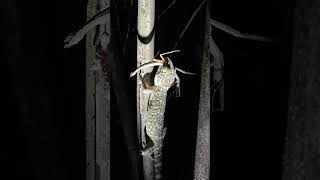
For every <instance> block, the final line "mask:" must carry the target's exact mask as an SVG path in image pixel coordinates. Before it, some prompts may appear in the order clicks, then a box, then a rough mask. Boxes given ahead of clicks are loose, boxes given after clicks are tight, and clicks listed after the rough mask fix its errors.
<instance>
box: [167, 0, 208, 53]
mask: <svg viewBox="0 0 320 180" xmlns="http://www.w3.org/2000/svg"><path fill="white" fill-rule="evenodd" d="M205 2H206V0H202V2H201V3H200V4H199V6H198V7H197V9H196V10H195V11H194V12H193V14H192V15H191V17H190V19H189V21H188V23H187V24H186V26H185V27H184V29H183V30H182V32H181V33H180V35H179V38H178V40H177V41H176V43H175V44H174V46H173V49H176V48H177V46H178V43H179V41H180V40H181V39H182V37H183V35H184V33H185V32H186V31H187V29H188V28H189V26H190V24H191V22H192V20H193V19H194V18H195V16H196V15H197V14H198V12H199V11H200V9H201V7H202V6H203V4H204V3H205Z"/></svg>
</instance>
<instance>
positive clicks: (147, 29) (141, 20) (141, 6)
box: [137, 0, 155, 180]
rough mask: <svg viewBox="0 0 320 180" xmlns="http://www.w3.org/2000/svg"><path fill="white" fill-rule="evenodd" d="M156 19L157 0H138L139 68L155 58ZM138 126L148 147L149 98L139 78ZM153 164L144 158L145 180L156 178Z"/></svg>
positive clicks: (139, 134)
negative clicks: (146, 127) (143, 90)
mask: <svg viewBox="0 0 320 180" xmlns="http://www.w3.org/2000/svg"><path fill="white" fill-rule="evenodd" d="M154 18H155V0H138V22H137V29H138V38H137V66H139V65H141V64H144V63H147V62H149V61H151V60H152V59H153V57H154V34H153V32H154V30H153V29H154ZM151 71H152V68H147V69H144V70H142V71H141V75H142V76H143V75H144V74H146V73H148V72H151ZM137 77H138V78H137V125H138V137H139V142H140V143H142V145H143V146H145V145H146V141H145V133H144V127H145V123H146V120H147V119H146V118H147V105H148V96H147V95H146V94H143V93H142V88H143V87H142V86H141V85H139V75H138V76H137ZM153 167H154V166H153V162H152V160H151V159H150V158H147V157H143V171H144V179H145V180H152V179H153V177H154V168H153Z"/></svg>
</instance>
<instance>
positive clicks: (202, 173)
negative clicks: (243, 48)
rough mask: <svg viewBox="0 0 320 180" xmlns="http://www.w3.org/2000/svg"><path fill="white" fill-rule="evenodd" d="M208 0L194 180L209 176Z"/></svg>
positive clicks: (204, 179)
mask: <svg viewBox="0 0 320 180" xmlns="http://www.w3.org/2000/svg"><path fill="white" fill-rule="evenodd" d="M209 2H210V1H209V0H207V4H206V17H205V18H206V20H205V38H204V45H203V60H202V68H201V69H202V70H201V84H200V87H201V89H200V102H199V111H198V127H197V142H196V155H195V167H194V180H209V177H210V51H209V50H210V47H209V39H210V36H211V34H210V21H209V20H210V3H209Z"/></svg>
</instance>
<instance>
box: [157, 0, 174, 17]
mask: <svg viewBox="0 0 320 180" xmlns="http://www.w3.org/2000/svg"><path fill="white" fill-rule="evenodd" d="M175 3H176V0H173V1H172V2H171V3H170V4H169V6H168V7H167V8H166V9H164V10H163V11H162V12H161V13H160V15H159V16H158V18H157V21H158V20H159V19H160V17H161V16H163V15H164V14H166V13H167V11H168V10H169V9H170V8H171V7H172V6H173V5H174V4H175Z"/></svg>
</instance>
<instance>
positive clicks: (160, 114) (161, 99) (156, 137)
mask: <svg viewBox="0 0 320 180" xmlns="http://www.w3.org/2000/svg"><path fill="white" fill-rule="evenodd" d="M168 64H169V67H167V66H160V67H159V69H158V72H157V73H156V75H155V77H154V85H153V86H152V87H151V92H150V93H151V94H150V100H149V104H148V111H147V113H148V115H147V122H146V133H147V135H148V137H149V138H150V139H151V141H152V144H151V145H149V146H147V148H145V149H144V150H142V154H143V155H150V156H151V155H152V154H153V160H154V168H155V179H161V174H162V173H161V171H162V144H163V139H164V137H165V134H166V128H165V127H164V112H165V108H166V99H167V91H168V90H169V88H170V87H171V86H172V85H173V84H174V82H175V80H176V77H177V75H176V72H175V70H174V68H173V65H172V62H171V61H170V59H168Z"/></svg>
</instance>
